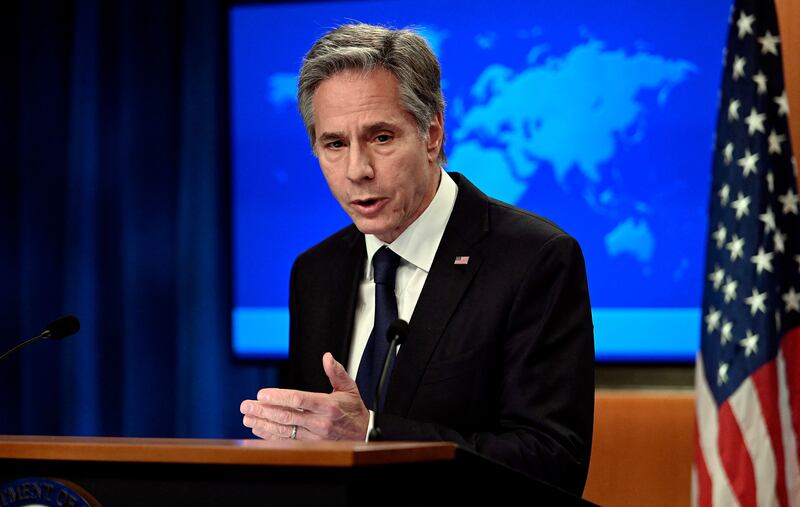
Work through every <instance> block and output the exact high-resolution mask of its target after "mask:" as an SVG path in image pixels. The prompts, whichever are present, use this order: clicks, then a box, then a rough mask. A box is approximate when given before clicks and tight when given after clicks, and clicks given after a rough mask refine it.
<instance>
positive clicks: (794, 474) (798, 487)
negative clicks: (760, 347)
mask: <svg viewBox="0 0 800 507" xmlns="http://www.w3.org/2000/svg"><path fill="white" fill-rule="evenodd" d="M775 361H776V362H777V364H776V366H777V370H778V411H779V413H780V416H781V432H782V433H783V449H784V452H783V459H784V460H785V463H784V472H785V474H786V492H787V493H788V495H787V496H788V497H789V505H790V506H791V507H800V466H798V463H797V452H795V449H797V447H796V446H797V435H795V434H794V430H793V429H792V428H793V427H792V411H791V408H790V407H789V390H788V389H787V387H786V386H787V382H786V359H785V358H784V356H783V350H779V351H778V357H776V358H775Z"/></svg>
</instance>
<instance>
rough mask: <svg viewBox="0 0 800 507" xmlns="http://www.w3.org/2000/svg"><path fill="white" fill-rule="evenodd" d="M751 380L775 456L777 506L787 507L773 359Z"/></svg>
mask: <svg viewBox="0 0 800 507" xmlns="http://www.w3.org/2000/svg"><path fill="white" fill-rule="evenodd" d="M752 379H753V385H754V386H755V388H756V392H757V393H758V401H759V403H760V404H761V415H762V416H763V417H764V422H765V423H766V425H767V433H769V441H770V444H771V445H772V452H773V454H774V455H775V473H776V474H777V477H776V482H775V495H776V496H777V498H778V505H780V506H781V507H788V506H789V499H788V495H787V492H786V461H785V459H784V455H783V433H782V432H781V415H780V412H779V410H780V408H779V404H778V368H777V364H776V362H775V359H773V360H772V361H769V362H768V363H765V364H764V366H762V367H761V368H759V369H758V370H756V371H755V373H753V375H752ZM765 445H766V442H765Z"/></svg>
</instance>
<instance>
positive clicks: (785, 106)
mask: <svg viewBox="0 0 800 507" xmlns="http://www.w3.org/2000/svg"><path fill="white" fill-rule="evenodd" d="M773 100H774V101H775V103H776V104H778V116H784V115H787V114H789V98H788V97H787V96H786V90H783V93H781V94H780V95H778V96H777V97H775V98H774V99H773Z"/></svg>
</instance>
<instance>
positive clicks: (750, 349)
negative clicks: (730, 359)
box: [739, 329, 758, 357]
mask: <svg viewBox="0 0 800 507" xmlns="http://www.w3.org/2000/svg"><path fill="white" fill-rule="evenodd" d="M739 345H741V346H742V347H744V355H745V357H750V356H751V355H753V354H755V353H756V352H758V335H757V334H753V332H752V331H750V330H749V329H748V330H747V337H745V339H744V340H739Z"/></svg>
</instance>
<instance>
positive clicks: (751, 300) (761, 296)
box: [744, 287, 767, 315]
mask: <svg viewBox="0 0 800 507" xmlns="http://www.w3.org/2000/svg"><path fill="white" fill-rule="evenodd" d="M766 301H767V293H766V292H762V293H759V292H758V290H757V289H756V288H755V287H753V295H752V296H749V297H746V298H744V304H746V305H749V306H750V315H755V314H756V313H758V312H763V313H767V307H766V305H765V304H764V303H765V302H766Z"/></svg>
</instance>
